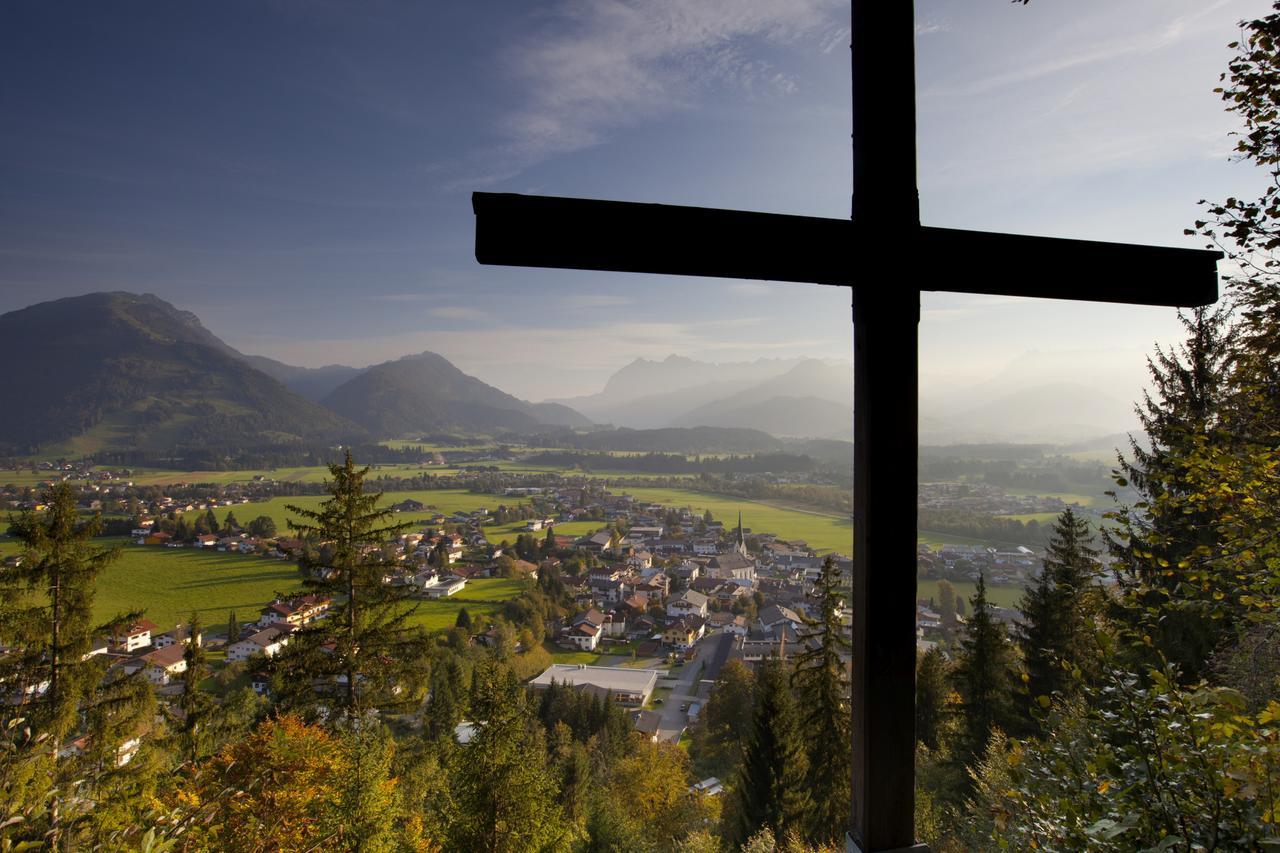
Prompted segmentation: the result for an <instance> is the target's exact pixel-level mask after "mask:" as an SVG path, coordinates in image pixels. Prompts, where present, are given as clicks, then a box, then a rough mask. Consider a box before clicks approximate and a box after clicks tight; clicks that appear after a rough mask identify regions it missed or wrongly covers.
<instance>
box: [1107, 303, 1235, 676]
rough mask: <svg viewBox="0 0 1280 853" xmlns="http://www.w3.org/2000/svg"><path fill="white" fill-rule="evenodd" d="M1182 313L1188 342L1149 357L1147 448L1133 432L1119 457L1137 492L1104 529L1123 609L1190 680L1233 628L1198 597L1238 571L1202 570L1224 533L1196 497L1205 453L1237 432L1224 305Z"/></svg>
mask: <svg viewBox="0 0 1280 853" xmlns="http://www.w3.org/2000/svg"><path fill="white" fill-rule="evenodd" d="M1179 319H1180V320H1181V322H1182V325H1183V328H1184V329H1185V331H1186V335H1187V336H1186V339H1185V341H1184V342H1183V343H1182V344H1181V345H1180V346H1179V347H1177V348H1176V349H1172V350H1165V349H1162V348H1160V347H1157V348H1156V351H1155V355H1154V356H1153V357H1152V358H1150V359H1148V370H1149V372H1150V374H1151V380H1152V385H1153V388H1154V396H1153V395H1152V394H1151V393H1147V394H1144V398H1143V403H1142V405H1141V406H1139V407H1138V415H1139V417H1140V419H1141V422H1142V429H1143V432H1145V434H1146V437H1147V441H1148V443H1149V444H1150V447H1144V446H1143V445H1142V444H1141V443H1140V442H1139V441H1137V440H1136V439H1134V440H1131V443H1130V444H1131V446H1130V455H1131V457H1132V459H1129V460H1126V459H1124V458H1123V457H1122V458H1120V460H1119V470H1118V472H1117V474H1116V479H1117V483H1118V484H1119V485H1121V486H1131V487H1132V488H1133V489H1134V490H1135V491H1136V492H1137V493H1138V496H1139V498H1140V500H1139V501H1138V502H1136V503H1135V504H1134V505H1133V506H1132V507H1129V506H1122V507H1120V509H1119V510H1118V511H1117V512H1116V513H1115V516H1116V519H1117V522H1118V524H1117V529H1116V530H1115V531H1114V532H1107V533H1104V536H1105V542H1106V546H1107V549H1108V550H1109V551H1110V553H1111V555H1112V556H1113V557H1114V558H1115V565H1116V567H1117V569H1118V577H1119V580H1120V581H1121V584H1122V588H1123V589H1124V590H1125V592H1126V593H1127V595H1126V598H1125V601H1124V604H1125V605H1126V606H1125V607H1124V608H1122V609H1121V610H1120V611H1119V615H1120V616H1121V617H1122V619H1123V620H1124V621H1127V622H1128V623H1129V624H1130V626H1131V627H1133V628H1134V629H1135V633H1137V634H1143V635H1147V636H1150V637H1152V638H1153V645H1154V648H1155V649H1156V650H1158V652H1159V653H1160V654H1162V655H1163V656H1164V657H1165V658H1167V659H1168V660H1170V661H1172V662H1173V663H1175V664H1176V665H1178V667H1179V669H1180V670H1181V672H1182V673H1183V675H1184V676H1185V677H1187V678H1195V677H1197V676H1198V675H1199V674H1200V673H1201V672H1202V671H1203V667H1204V665H1205V662H1206V661H1207V659H1208V658H1209V655H1210V653H1211V652H1212V651H1213V649H1214V648H1215V647H1216V646H1217V645H1218V643H1219V641H1220V640H1221V638H1222V637H1223V636H1224V634H1225V632H1226V631H1227V630H1228V629H1229V628H1230V620H1227V619H1221V618H1217V617H1214V616H1213V615H1212V614H1210V613H1208V612H1207V610H1206V608H1205V607H1204V606H1203V604H1204V599H1205V598H1207V597H1210V598H1211V597H1212V596H1213V595H1214V594H1215V593H1219V592H1223V591H1224V590H1225V591H1226V592H1227V593H1229V592H1230V591H1231V587H1234V586H1235V582H1234V578H1227V577H1217V576H1214V573H1213V572H1210V573H1209V576H1208V577H1202V576H1201V575H1202V572H1203V570H1204V569H1205V567H1206V566H1205V565H1204V564H1203V562H1202V561H1201V559H1200V557H1201V556H1202V555H1207V554H1212V553H1213V551H1214V550H1215V549H1216V547H1217V545H1218V544H1219V538H1220V536H1219V530H1220V525H1219V518H1218V513H1217V512H1215V511H1214V510H1213V509H1212V504H1211V503H1210V502H1206V501H1204V500H1202V499H1201V492H1202V488H1203V486H1204V483H1202V482H1201V479H1202V477H1203V475H1204V473H1205V470H1204V469H1205V467H1206V466H1205V465H1204V459H1205V454H1206V452H1212V450H1213V449H1215V448H1216V449H1219V450H1221V449H1224V448H1227V447H1230V446H1231V445H1233V444H1234V443H1236V441H1237V439H1236V437H1235V436H1233V435H1232V432H1233V430H1232V429H1230V428H1228V427H1227V421H1229V420H1230V415H1231V412H1230V409H1231V408H1232V405H1231V394H1232V391H1231V370H1230V364H1231V361H1232V357H1233V355H1232V342H1231V334H1230V328H1229V326H1228V320H1229V309H1228V308H1226V307H1218V308H1197V309H1195V310H1194V311H1193V312H1192V313H1190V314H1180V315H1179ZM1213 485H1214V487H1215V488H1216V486H1217V483H1214V484H1213ZM1156 610H1159V612H1160V615H1159V618H1156V619H1152V618H1150V615H1151V614H1152V613H1153V612H1155V611H1156Z"/></svg>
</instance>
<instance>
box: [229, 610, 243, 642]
mask: <svg viewBox="0 0 1280 853" xmlns="http://www.w3.org/2000/svg"><path fill="white" fill-rule="evenodd" d="M239 639H240V623H239V622H238V621H237V620H236V612H235V611H234V610H232V611H231V612H230V613H228V614H227V645H231V644H232V643H235V642H237V641H239Z"/></svg>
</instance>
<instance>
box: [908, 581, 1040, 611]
mask: <svg viewBox="0 0 1280 853" xmlns="http://www.w3.org/2000/svg"><path fill="white" fill-rule="evenodd" d="M950 584H951V585H952V586H953V587H955V590H956V596H957V597H959V598H963V599H964V603H965V613H972V612H973V609H972V608H971V607H970V606H969V599H970V598H972V597H973V594H974V592H975V591H976V590H977V588H978V585H977V584H975V583H973V582H972V581H950ZM916 598H932V599H933V600H934V601H937V600H938V582H937V581H936V580H926V579H925V578H920V580H918V581H917V582H916ZM1020 598H1022V587H1020V586H996V585H995V584H987V601H989V602H990V603H991V604H994V605H996V606H998V607H1015V608H1016V607H1017V606H1018V600H1019V599H1020Z"/></svg>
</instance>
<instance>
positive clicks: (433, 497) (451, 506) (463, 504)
mask: <svg viewBox="0 0 1280 853" xmlns="http://www.w3.org/2000/svg"><path fill="white" fill-rule="evenodd" d="M365 486H366V489H367V490H368V489H374V490H376V488H377V484H376V483H372V484H371V483H369V482H368V481H366V482H365ZM409 499H412V500H416V501H421V502H422V503H423V504H425V505H426V506H427V509H425V510H423V511H422V512H398V513H396V514H395V515H394V516H393V517H392V519H391V521H393V522H395V523H400V522H406V521H407V522H410V523H412V524H413V525H414V527H415V528H418V527H425V526H427V525H428V524H429V522H430V519H431V517H432V516H433V515H435V514H436V513H437V512H439V513H443V514H444V515H446V516H447V515H451V514H452V513H455V512H474V511H475V510H477V509H481V508H488V509H490V510H493V509H497V508H498V506H499V505H505V506H518V505H522V504H527V503H528V502H529V499H528V498H520V497H508V496H504V495H487V494H477V493H474V492H469V491H467V490H466V489H426V490H423V491H416V492H385V493H384V494H383V495H382V500H381V501H380V502H379V506H381V507H388V506H391V505H392V504H397V503H400V502H401V501H404V500H409ZM325 500H328V496H327V495H298V496H295V497H279V498H271V499H270V500H266V501H254V502H252V503H247V504H239V505H237V506H234V507H230V509H233V510H234V511H235V514H236V518H237V519H239V520H240V523H241V524H244V523H246V522H248V521H250V520H251V519H254V518H257V517H258V516H260V515H266V516H269V517H270V518H271V520H272V521H274V522H275V523H276V528H277V529H278V531H279V533H280V535H281V536H288V535H289V533H290V530H289V526H288V522H289V519H291V518H292V519H293V520H295V521H301V520H302V519H301V517H300V516H299V515H298V514H297V513H296V512H292V511H291V510H289V509H287V507H288V506H290V505H292V506H297V507H300V508H302V509H306V510H315V509H317V508H318V507H319V506H320V504H321V503H322V502H323V501H325ZM227 509H228V508H227V507H219V508H218V509H215V510H214V514H215V515H217V516H218V518H219V519H221V518H222V517H224V516H225V515H226V510H227ZM523 524H524V522H521V525H523ZM494 527H495V528H496V527H498V525H494ZM514 538H515V537H512V539H514Z"/></svg>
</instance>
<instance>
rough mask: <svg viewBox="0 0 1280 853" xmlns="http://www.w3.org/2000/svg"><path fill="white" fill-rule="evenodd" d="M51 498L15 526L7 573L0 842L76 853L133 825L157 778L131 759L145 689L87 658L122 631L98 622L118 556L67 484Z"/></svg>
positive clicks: (0, 580)
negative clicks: (102, 593)
mask: <svg viewBox="0 0 1280 853" xmlns="http://www.w3.org/2000/svg"><path fill="white" fill-rule="evenodd" d="M44 502H45V503H46V504H47V509H46V510H45V511H44V512H43V513H40V514H35V513H26V514H24V515H23V516H22V517H20V518H19V519H17V521H16V522H15V524H14V528H15V532H16V535H17V536H18V538H19V539H20V541H21V542H22V544H23V547H24V553H23V556H22V560H21V562H20V563H19V564H18V565H17V566H13V567H7V568H5V569H4V570H3V573H2V574H0V690H2V691H3V692H4V694H5V699H6V701H3V702H0V843H9V842H14V843H20V842H24V841H26V842H32V841H40V840H44V841H47V842H49V843H51V844H52V845H53V846H55V847H57V846H66V847H68V848H74V847H77V846H83V845H86V844H92V843H99V842H101V841H102V840H103V839H104V838H105V837H106V836H107V835H109V834H112V833H118V832H124V831H126V830H127V829H128V828H129V825H130V821H131V820H132V819H133V818H134V816H135V808H136V807H137V806H138V805H139V804H140V803H141V802H142V801H143V798H144V795H145V792H146V790H147V788H148V786H149V785H150V783H151V781H152V776H151V775H149V774H147V772H146V771H145V769H143V768H142V765H144V764H146V762H145V761H137V760H136V759H135V761H137V763H136V764H135V763H134V762H133V761H130V759H131V758H133V756H134V752H135V751H136V747H137V745H138V743H139V740H140V739H141V738H145V737H147V736H149V735H150V734H151V728H152V725H151V721H152V718H153V716H154V703H153V699H152V696H151V690H150V687H149V685H148V684H147V683H146V682H145V681H143V680H142V679H141V678H139V677H137V676H136V675H135V676H133V677H115V676H109V675H108V673H107V662H108V661H107V658H106V656H105V655H90V654H89V651H90V649H91V646H92V641H93V639H94V637H95V635H97V636H102V635H104V634H106V633H107V632H109V631H110V630H111V628H112V627H115V626H112V625H103V626H96V625H94V623H93V620H92V614H93V599H94V588H95V581H96V579H97V577H98V575H99V574H100V573H101V571H102V570H103V568H104V567H105V566H107V565H108V564H109V563H110V562H111V561H112V560H114V559H116V558H117V557H118V555H119V552H118V550H117V549H111V548H108V549H100V548H95V547H93V546H92V545H91V543H90V540H91V539H92V537H93V536H94V535H95V534H96V533H98V531H99V530H100V529H101V520H100V519H99V518H97V517H95V518H93V519H91V520H89V521H87V522H85V521H82V520H81V519H80V516H79V513H78V511H77V508H76V495H75V493H74V492H73V491H72V489H71V487H70V486H69V485H67V484H66V483H60V484H58V485H56V486H54V487H53V488H52V489H51V490H49V491H48V492H47V493H46V494H45V496H44ZM136 616H137V614H128V615H127V617H122V619H124V618H130V619H132V618H136ZM9 697H16V698H18V699H19V700H20V701H18V702H11V701H8V699H9ZM73 739H77V740H75V741H73ZM145 752H146V751H145V750H144V754H145ZM126 756H127V757H126ZM95 800H100V802H98V803H97V804H96V807H95Z"/></svg>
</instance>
